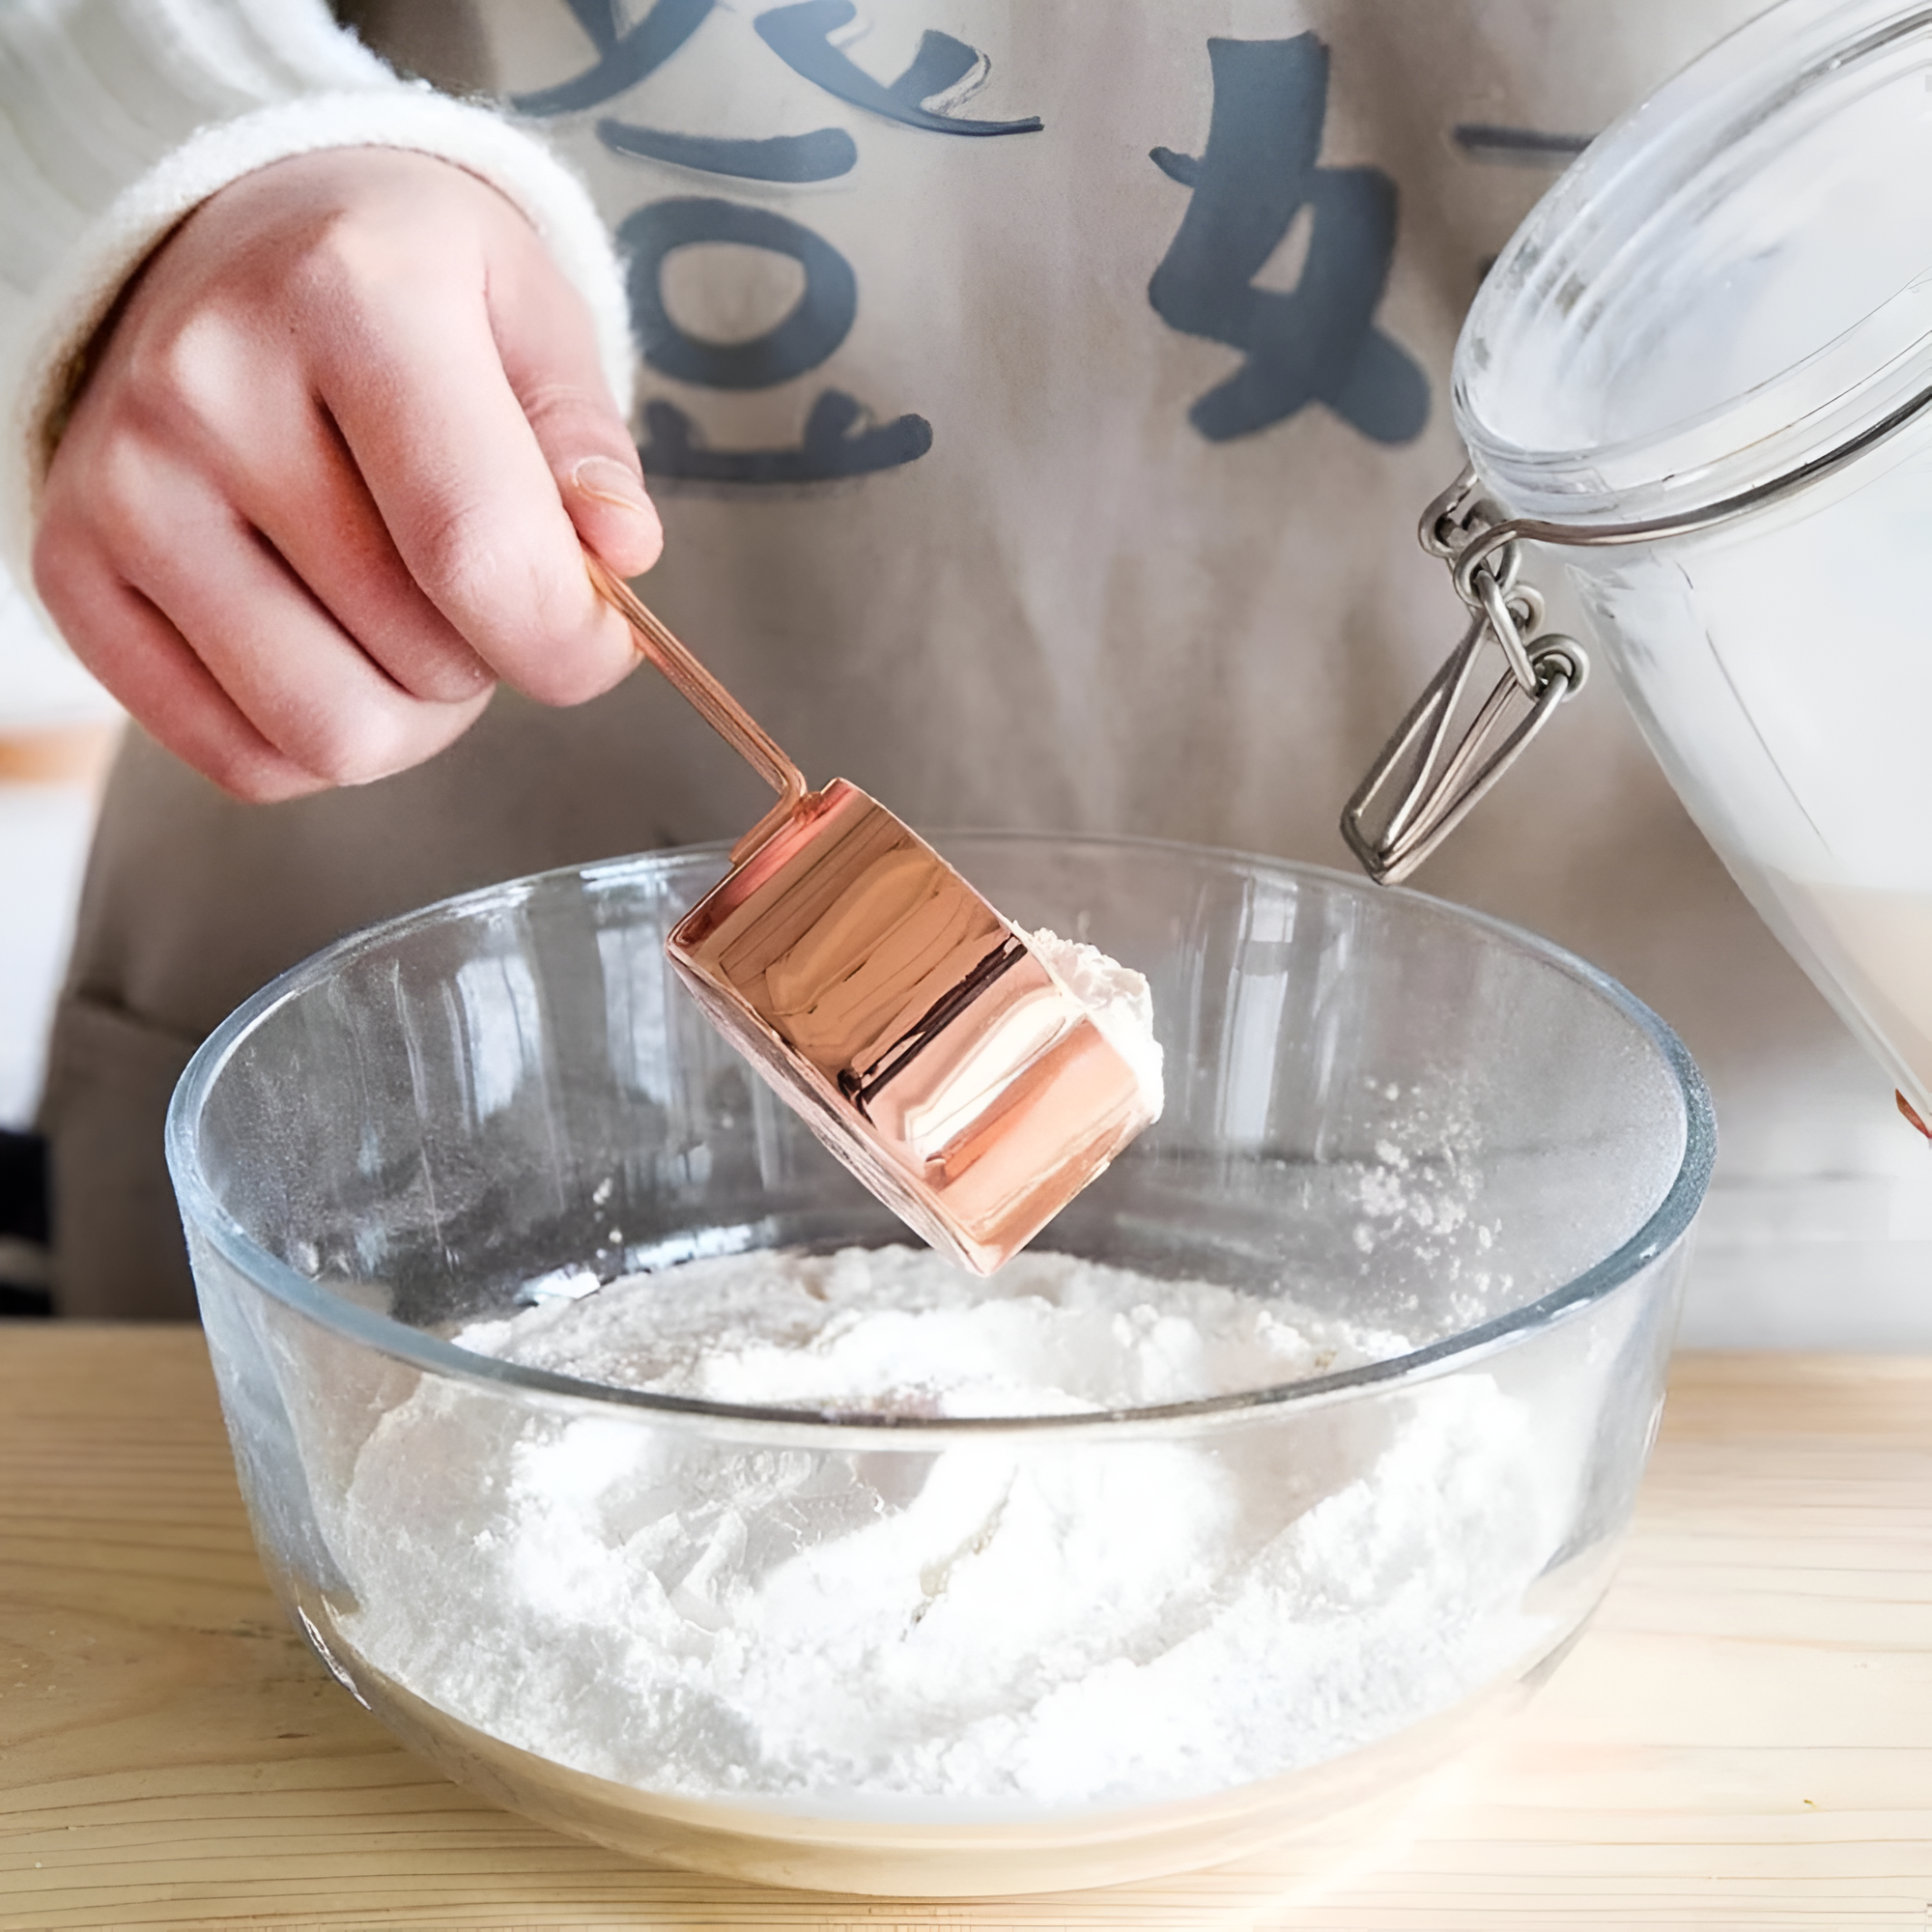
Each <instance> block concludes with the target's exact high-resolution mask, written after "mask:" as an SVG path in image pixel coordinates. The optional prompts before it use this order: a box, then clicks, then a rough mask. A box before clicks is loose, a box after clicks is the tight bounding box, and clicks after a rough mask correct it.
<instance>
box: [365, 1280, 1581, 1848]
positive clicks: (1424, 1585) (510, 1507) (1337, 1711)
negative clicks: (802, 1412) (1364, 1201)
mask: <svg viewBox="0 0 1932 1932" xmlns="http://www.w3.org/2000/svg"><path fill="white" fill-rule="evenodd" d="M457 1339H458V1341H459V1343H460V1344H461V1345H462V1346H464V1347H466V1348H469V1349H472V1350H477V1351H479V1352H483V1353H488V1354H493V1355H497V1356H500V1357H503V1358H504V1359H506V1360H512V1361H519V1362H525V1363H528V1364H531V1365H535V1366H541V1367H544V1368H549V1369H554V1370H557V1371H561V1372H564V1373H567V1374H571V1375H575V1376H582V1377H590V1378H597V1379H600V1380H603V1381H606V1382H610V1383H614V1384H618V1385H623V1386H630V1387H637V1388H652V1389H657V1390H662V1391H665V1392H670V1393H680V1394H689V1395H696V1396H702V1397H706V1398H709V1399H712V1400H725V1401H729V1402H734V1403H742V1404H760V1403H762V1404H776V1405H792V1406H797V1405H816V1406H831V1407H835V1408H838V1409H842V1410H847V1411H853V1410H861V1409H866V1410H872V1411H877V1410H881V1409H892V1410H897V1411H901V1412H912V1413H918V1414H921V1415H944V1416H959V1415H997V1414H1010V1413H1018V1412H1035V1413H1038V1412H1042V1411H1056V1412H1067V1413H1077V1412H1080V1411H1083V1410H1090V1409H1093V1408H1096V1407H1111V1406H1144V1405H1148V1404H1158V1403H1166V1402H1172V1401H1179V1400H1183V1399H1186V1398H1189V1397H1196V1396H1202V1395H1208V1394H1212V1393H1215V1392H1226V1391H1232V1390H1236V1389H1243V1388H1254V1387H1263V1386H1266V1385H1267V1384H1269V1383H1274V1382H1280V1381H1284V1380H1289V1379H1293V1378H1301V1377H1306V1376H1309V1375H1315V1374H1321V1373H1323V1372H1325V1371H1329V1370H1337V1369H1343V1368H1347V1367H1349V1366H1351V1365H1353V1364H1357V1363H1361V1362H1364V1361H1367V1360H1370V1359H1373V1358H1376V1357H1383V1356H1386V1355H1388V1354H1390V1353H1392V1352H1396V1351H1399V1350H1402V1348H1403V1346H1404V1345H1403V1342H1402V1339H1401V1338H1400V1337H1398V1336H1393V1335H1386V1334H1378V1333H1372V1332H1369V1331H1364V1330H1358V1329H1353V1328H1350V1327H1349V1326H1348V1325H1346V1324H1343V1323H1340V1322H1335V1321H1323V1320H1321V1319H1319V1318H1317V1317H1314V1316H1312V1315H1308V1314H1306V1313H1303V1312H1301V1311H1298V1310H1296V1309H1294V1308H1293V1307H1292V1306H1287V1305H1284V1304H1281V1303H1269V1302H1264V1301H1262V1300H1260V1299H1259V1298H1256V1297H1252V1296H1246V1295H1242V1294H1237V1293H1231V1292H1229V1291H1227V1290H1225V1289H1219V1288H1214V1287H1211V1286H1208V1285H1207V1284H1205V1283H1190V1282H1160V1283H1156V1282H1154V1281H1151V1280H1150V1279H1147V1278H1145V1277H1142V1276H1137V1275H1134V1274H1130V1273H1126V1272H1123V1271H1122V1270H1118V1269H1112V1268H1105V1267H1101V1266H1098V1265H1095V1264H1091V1263H1086V1262H1081V1261H1077V1260H1074V1259H1072V1258H1070V1257H1067V1256H1064V1255H1055V1254H1041V1253H1029V1254H1026V1255H1023V1256H1021V1257H1020V1258H1019V1259H1018V1260H1017V1261H1015V1262H1013V1263H1012V1264H1009V1266H1008V1267H1006V1268H1005V1269H1003V1270H1002V1271H1001V1272H1000V1273H999V1275H997V1276H996V1277H994V1278H993V1279H992V1280H990V1281H982V1280H980V1279H977V1278H975V1277H971V1276H968V1275H965V1274H963V1273H961V1272H960V1271H958V1270H956V1269H954V1268H952V1266H951V1265H950V1264H947V1263H946V1262H944V1261H943V1260H941V1258H940V1257H938V1256H937V1255H934V1254H932V1253H930V1252H928V1251H924V1250H914V1249H910V1248H888V1249H882V1250H876V1251H870V1252H866V1251H859V1250H851V1251H847V1252H845V1253H842V1254H838V1255H832V1256H819V1257H809V1256H803V1255H797V1254H787V1253H761V1254H753V1255H743V1256H735V1257H731V1258H729V1259H725V1260H719V1261H706V1262H694V1263H690V1264H684V1265H682V1266H679V1267H675V1268H669V1269H666V1270H664V1271H663V1272H661V1273H658V1274H655V1275H651V1276H642V1277H636V1278H633V1279H632V1280H629V1281H626V1282H620V1283H616V1284H613V1285H612V1286H611V1287H609V1288H606V1289H604V1290H602V1291H601V1292H599V1293H596V1294H594V1295H592V1296H589V1297H587V1298H586V1299H584V1300H582V1301H577V1302H570V1303H556V1304H552V1305H547V1306H540V1307H537V1308H534V1309H531V1310H529V1311H528V1312H527V1313H526V1314H523V1315H520V1316H518V1317H517V1318H515V1319H514V1320H512V1321H501V1322H495V1323H489V1324H484V1325H480V1326H478V1327H475V1328H472V1329H470V1330H469V1331H467V1332H466V1333H464V1334H463V1335H461V1336H459V1337H458V1338H457ZM718 1435H719V1432H718V1430H717V1429H716V1426H715V1425H711V1426H708V1433H706V1432H700V1431H699V1430H697V1429H693V1428H679V1427H666V1426H664V1425H663V1424H662V1423H661V1422H653V1421H651V1420H650V1419H649V1418H648V1417H647V1416H646V1415H645V1414H643V1413H639V1415H637V1416H636V1417H635V1418H633V1417H631V1416H627V1415H625V1414H622V1413H616V1414H612V1415H611V1416H608V1417H599V1418H585V1417H573V1416H571V1415H568V1414H566V1413H562V1412H558V1413H554V1414H549V1413H544V1412H541V1411H539V1410H535V1409H533V1408H512V1406H511V1405H510V1404H509V1403H507V1402H505V1401H504V1400H503V1399H502V1398H500V1397H498V1396H494V1395H492V1394H490V1393H489V1392H488V1391H478V1390H474V1389H470V1388H468V1387H464V1386H459V1385H456V1384H453V1383H451V1382H448V1381H443V1380H432V1379H427V1378H426V1379H424V1380H423V1381H422V1382H421V1383H420V1384H419V1386H418V1387H417V1389H416V1390H415V1392H414V1393H413V1394H412V1396H410V1397H409V1398H408V1399H407V1400H406V1401H404V1402H403V1403H402V1404H401V1406H398V1407H396V1408H395V1409H393V1410H391V1411H390V1412H389V1413H388V1414H386V1415H384V1417H383V1418H382V1420H381V1421H380V1422H379V1423H378V1424H377V1425H376V1426H375V1428H374V1430H373V1431H372V1433H371V1434H370V1435H369V1436H368V1438H367V1440H366V1441H365V1442H364V1443H363V1444H362V1446H361V1448H360V1451H359V1453H358V1454H357V1456H356V1460H355V1470H354V1475H353V1480H352V1481H351V1483H350V1485H349V1489H348V1492H347V1495H346V1497H345V1498H344V1500H343V1502H342V1504H341V1506H340V1509H339V1511H335V1512H331V1515H332V1516H334V1517H335V1519H336V1520H334V1521H333V1522H332V1523H331V1524H330V1525H329V1539H330V1542H331V1544H332V1545H333V1546H334V1548H335V1551H336V1555H337V1558H338V1560H339V1562H340V1563H341V1566H342V1569H343V1571H344V1573H345V1575H346V1577H348V1579H349V1581H350V1582H351V1584H352V1586H353V1588H354V1591H355V1597H356V1600H357V1606H356V1607H355V1609H353V1610H352V1611H351V1612H350V1613H348V1614H347V1615H346V1616H345V1617H344V1618H343V1619H342V1630H343V1633H344V1634H345V1635H346V1636H347V1637H348V1638H349V1640H350V1641H351V1643H353V1644H354V1645H355V1648H356V1649H357V1650H358V1651H359V1652H360V1653H361V1654H362V1655H363V1656H364V1657H365V1658H367V1660H368V1661H369V1662H371V1663H373V1664H374V1665H376V1666H377V1667H378V1668H379V1669H381V1670H383V1671H384V1672H385V1673H387V1674H388V1675H389V1676H390V1677H392V1678H394V1679H396V1680H397V1681H399V1682H400V1683H402V1684H404V1685H406V1686H407V1687H408V1688H409V1689H410V1690H413V1691H414V1692H415V1693H416V1694H417V1695H418V1696H420V1697H423V1698H426V1699H427V1700H429V1701H430V1702H431V1703H433V1704H436V1705H438V1706H440V1708H442V1709H443V1710H445V1711H447V1712H449V1713H450V1714H451V1715H453V1716H455V1717H457V1718H459V1719H463V1720H465V1721H466V1722H468V1723H469V1724H472V1725H474V1726H476V1727H478V1728H480V1729H482V1730H484V1731H487V1732H490V1733H491V1734H493V1735H494V1736H496V1737H498V1738H501V1739H503V1740H505V1741H507V1742H508V1743H511V1744H514V1745H519V1746H522V1747H524V1748H526V1749H527V1750H532V1751H536V1752H539V1753H541V1754H542V1755H544V1756H545V1757H548V1758H551V1759H553V1760H554V1761H556V1762H558V1763H561V1764H565V1765H568V1766H572V1767H575V1768H576V1769H579V1770H582V1771H586V1772H590V1773H593V1774H596V1775H599V1776H605V1777H610V1778H614V1779H618V1780H620V1781H622V1782H624V1783H627V1784H631V1785H634V1786H638V1787H641V1788H644V1789H648V1790H652V1791H656V1792H660V1793H664V1794H676V1795H680V1796H684V1797H690V1798H730V1799H738V1800H746V1801H753V1802H755V1801H758V1800H771V1801H776V1802H778V1803H781V1804H785V1803H808V1804H810V1805H811V1806H812V1808H814V1809H821V1810H843V1811H847V1812H851V1811H864V1812H869V1813H873V1814H876V1813H877V1812H878V1811H879V1810H880V1809H881V1808H882V1807H883V1808H884V1809H885V1810H887V1811H888V1812H891V1813H895V1814H902V1815H915V1816H916V1815H922V1814H923V1813H925V1814H929V1810H930V1806H931V1805H932V1804H933V1803H934V1802H938V1804H939V1806H940V1809H941V1810H945V1809H946V1808H947V1807H948V1806H952V1805H956V1804H957V1802H958V1801H960V1800H962V1799H964V1800H971V1801H975V1802H976V1803H977V1804H980V1805H981V1806H982V1807H983V1806H984V1805H986V1804H992V1805H994V1806H1006V1807H1010V1808H1012V1809H1014V1810H1017V1811H1020V1812H1027V1811H1031V1810H1034V1809H1037V1808H1038V1807H1041V1806H1066V1805H1091V1804H1143V1803H1154V1802H1159V1801H1161V1800H1165V1799H1170V1798H1177V1797H1182V1796H1193V1795H1201V1794H1205V1793H1210V1792H1214V1791H1217V1790H1221V1789H1224V1788H1227V1787H1230V1786H1235V1785H1238V1784H1242V1783H1246V1782H1249V1781H1251V1780H1254V1779H1257V1778H1262V1777H1266V1776H1272V1775H1274V1774H1277V1773H1280V1772H1284V1771H1288V1770H1291V1769H1293V1768H1296V1767H1299V1766H1302V1765H1307V1764H1312V1763H1316V1762H1319V1761H1321V1760H1322V1759H1325V1758H1328V1757H1332V1756H1334V1755H1336V1754H1338V1753H1340V1752H1342V1751H1345V1750H1348V1749H1350V1748H1351V1747H1355V1746H1358V1745H1362V1744H1365V1743H1368V1742H1370V1741H1371V1740H1373V1739H1376V1738H1378V1737H1382V1736H1385V1735H1387V1734H1388V1733H1390V1732H1393V1731H1396V1730H1399V1729H1401V1728H1402V1727H1404V1726H1405V1725H1406V1724H1409V1723H1411V1722H1413V1721H1415V1720H1416V1719H1420V1718H1423V1717H1425V1716H1427V1715H1428V1714H1429V1713H1431V1712H1433V1711H1436V1710H1439V1709H1442V1708H1443V1707H1445V1706H1447V1705H1449V1704H1452V1703H1454V1702H1455V1701H1456V1700H1457V1699H1458V1698H1460V1697H1461V1696H1463V1694H1464V1693H1466V1692H1468V1691H1470V1690H1474V1689H1475V1688H1476V1687H1478V1686H1479V1685H1480V1684H1482V1683H1483V1682H1484V1681H1485V1680H1487V1679H1489V1678H1491V1677H1492V1676H1493V1675H1495V1674H1496V1673H1498V1672H1500V1671H1502V1670H1505V1669H1507V1668H1508V1667H1510V1666H1511V1665H1512V1664H1513V1663H1516V1662H1519V1661H1520V1659H1521V1658H1522V1657H1523V1656H1524V1655H1525V1654H1526V1653H1528V1652H1530V1651H1532V1650H1534V1649H1535V1648H1537V1647H1539V1645H1540V1644H1541V1643H1542V1642H1543V1641H1546V1640H1547V1636H1546V1634H1545V1633H1544V1632H1543V1631H1542V1629H1541V1627H1540V1625H1539V1623H1538V1621H1537V1620H1535V1619H1533V1618H1532V1617H1530V1616H1529V1615H1528V1614H1526V1613H1525V1611H1524V1610H1523V1608H1522V1597H1523V1592H1524V1590H1525V1588H1526V1587H1527V1586H1528V1584H1529V1583H1530V1582H1531V1580H1532V1579H1533V1578H1534V1577H1536V1576H1537V1575H1538V1573H1539V1571H1540V1570H1541V1569H1542V1567H1543V1566H1544V1564H1545V1562H1546V1560H1547V1559H1548V1555H1549V1553H1550V1550H1551V1548H1552V1547H1553V1543H1554V1540H1555V1528H1554V1524H1553V1522H1552V1520H1551V1519H1552V1515H1553V1514H1554V1513H1553V1512H1552V1510H1551V1509H1550V1507H1549V1503H1548V1497H1547V1496H1546V1495H1545V1494H1544V1493H1543V1492H1542V1491H1541V1489H1540V1487H1539V1483H1538V1469H1539V1460H1538V1458H1537V1456H1536V1454H1535V1452H1534V1449H1533V1446H1532V1444H1531V1443H1530V1442H1529V1441H1528V1439H1527V1420H1526V1416H1525V1414H1524V1412H1523V1410H1522V1409H1521V1408H1520V1406H1519V1405H1518V1404H1517V1403H1515V1402H1514V1401H1513V1400H1511V1399H1510V1398H1508V1397H1506V1396H1504V1395H1503V1394H1502V1393H1501V1391H1500V1390H1498V1389H1497V1387H1496V1386H1495V1384H1494V1383H1493V1381H1492V1379H1490V1378H1488V1377H1486V1376H1483V1375H1478V1374H1465V1375H1463V1376H1460V1377H1456V1378H1450V1379H1447V1380H1442V1381H1437V1382H1434V1383H1427V1384H1423V1385H1420V1386H1418V1387H1416V1388H1414V1389H1412V1390H1411V1391H1409V1392H1408V1393H1407V1394H1406V1397H1405V1398H1404V1399H1403V1400H1402V1402H1401V1403H1400V1404H1399V1405H1393V1404H1388V1403H1383V1404H1378V1405H1375V1406H1374V1411H1373V1412H1363V1406H1360V1405H1349V1406H1340V1407H1329V1408H1325V1409H1316V1410H1313V1411H1311V1412H1309V1413H1306V1414H1304V1415H1302V1416H1300V1417H1299V1418H1298V1419H1297V1421H1296V1423H1295V1425H1294V1427H1293V1429H1292V1430H1291V1429H1290V1428H1288V1427H1287V1426H1285V1425H1284V1422H1283V1420H1282V1418H1281V1417H1279V1416H1275V1417H1273V1418H1271V1419H1263V1420H1260V1421H1258V1422H1256V1423H1254V1424H1251V1425H1245V1426H1236V1427H1233V1428H1228V1427H1222V1428H1219V1429H1215V1430H1212V1431H1208V1432H1207V1433H1202V1434H1197V1435H1191V1436H1186V1437H1175V1436H1173V1435H1166V1436H1163V1435H1158V1434H1149V1435H1143V1436H1141V1437H1140V1438H1139V1439H1132V1438H1129V1439H1125V1440H1120V1439H1107V1438H1105V1437H1103V1436H1102V1435H1099V1434H1098V1433H1095V1434H1094V1435H1087V1434H1084V1433H1081V1432H1076V1433H1075V1434H1074V1435H1059V1436H1038V1435H1034V1436H1029V1435H1010V1434H1007V1435H992V1436H988V1437H985V1438H978V1439H967V1440H961V1439H957V1438H955V1439H953V1440H952V1441H950V1442H946V1443H943V1444H940V1445H936V1446H932V1447H926V1448H923V1449H922V1448H917V1447H915V1446H914V1445H913V1444H912V1443H910V1442H908V1441H907V1440H906V1439H905V1438H903V1437H900V1438H892V1437H886V1438H883V1439H882V1440H881V1441H880V1442H879V1444H878V1446H877V1447H872V1446H869V1445H867V1446H861V1447H858V1448H845V1447H841V1448H840V1449H838V1450H837V1451H822V1450H821V1451H809V1450H807V1449H804V1448H802V1447H798V1446H796V1445H795V1441H794V1442H786V1441H783V1440H781V1439H777V1438H775V1437H774V1436H773V1435H771V1434H770V1433H769V1432H767V1433H766V1434H764V1435H756V1434H752V1433H748V1434H746V1435H743V1436H742V1437H740V1438H739V1439H738V1440H735V1441H730V1440H724V1441H721V1440H719V1439H718Z"/></svg>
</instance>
